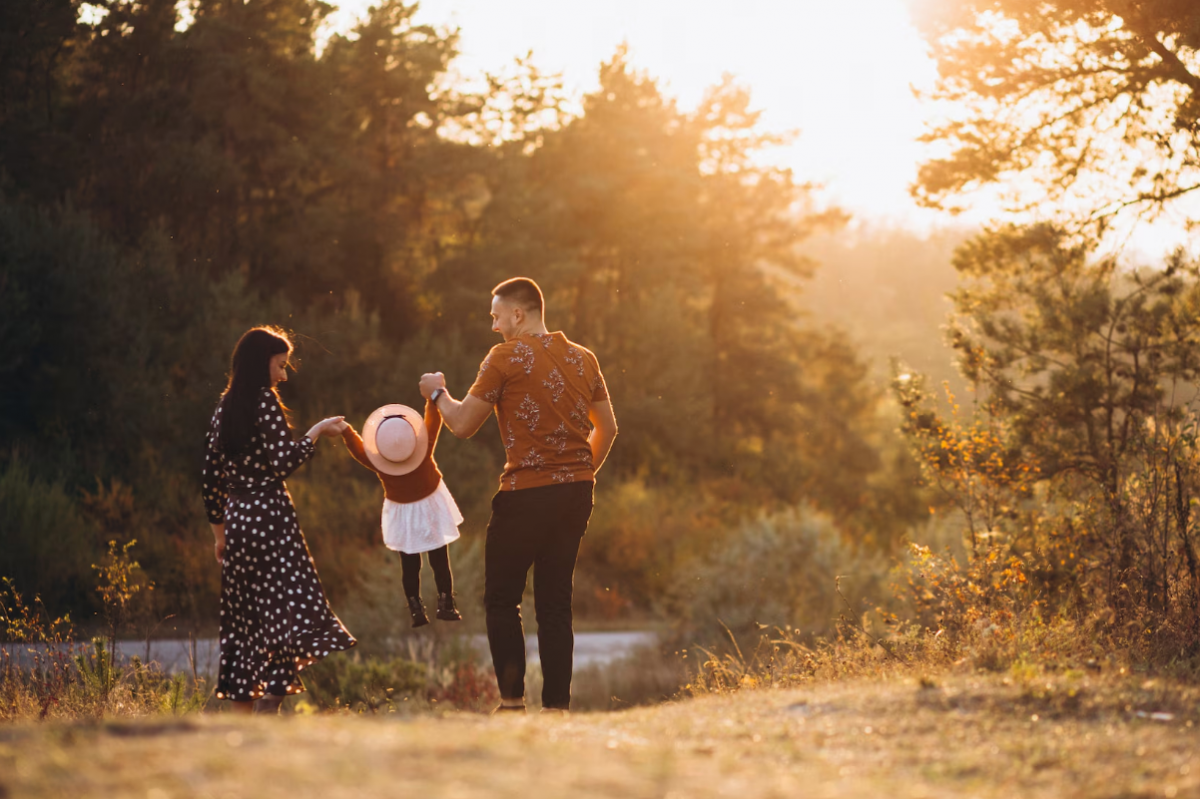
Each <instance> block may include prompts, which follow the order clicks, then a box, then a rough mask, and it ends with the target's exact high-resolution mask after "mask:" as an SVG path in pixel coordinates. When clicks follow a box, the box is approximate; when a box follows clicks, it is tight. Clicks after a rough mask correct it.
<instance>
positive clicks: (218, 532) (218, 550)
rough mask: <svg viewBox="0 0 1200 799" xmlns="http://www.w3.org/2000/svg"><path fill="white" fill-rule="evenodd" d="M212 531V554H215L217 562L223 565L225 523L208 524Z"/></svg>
mask: <svg viewBox="0 0 1200 799" xmlns="http://www.w3.org/2000/svg"><path fill="white" fill-rule="evenodd" d="M210 526H211V527H212V531H213V540H214V543H213V554H215V555H216V556H217V563H219V564H221V565H222V566H224V565H225V525H224V524H213V525H210Z"/></svg>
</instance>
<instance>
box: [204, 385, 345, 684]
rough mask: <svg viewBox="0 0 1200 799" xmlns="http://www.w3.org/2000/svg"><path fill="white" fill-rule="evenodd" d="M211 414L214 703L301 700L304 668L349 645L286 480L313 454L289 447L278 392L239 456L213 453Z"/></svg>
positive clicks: (207, 484)
mask: <svg viewBox="0 0 1200 799" xmlns="http://www.w3.org/2000/svg"><path fill="white" fill-rule="evenodd" d="M220 416H221V414H220V409H218V410H217V412H216V413H215V414H214V415H213V424H212V428H211V430H210V432H209V437H208V451H207V456H206V459H205V468H204V504H205V509H206V511H207V513H208V518H209V521H211V522H213V523H214V524H221V523H222V522H223V523H224V524H225V562H224V564H223V565H222V567H221V623H220V647H221V660H220V664H219V669H218V679H217V690H216V696H217V698H218V699H232V700H234V701H248V700H251V699H258V698H259V697H261V696H263V695H264V694H274V695H277V696H285V695H288V694H296V693H300V692H302V691H303V690H304V685H303V683H301V681H300V677H299V674H300V671H301V670H302V669H303V668H304V667H305V666H307V665H308V664H310V663H312V662H314V661H316V660H320V659H321V658H322V657H325V656H326V655H328V654H330V653H331V652H337V651H341V650H344V649H349V648H350V647H352V646H354V644H355V640H354V637H353V636H352V635H350V633H349V632H348V631H347V630H346V628H345V626H343V625H342V623H341V621H340V620H339V619H338V618H337V616H336V615H334V613H333V611H332V610H331V609H330V608H329V603H328V602H327V601H326V599H325V591H324V589H323V588H322V587H321V580H320V577H318V575H317V570H316V567H315V565H314V564H313V561H312V557H311V555H310V554H309V551H308V544H307V543H306V542H305V540H304V533H303V532H301V530H300V525H299V523H298V521H297V519H296V509H295V507H294V506H293V505H292V498H291V496H290V495H289V494H288V491H287V488H286V486H284V484H283V479H284V478H285V477H287V476H288V475H290V474H291V473H292V472H294V471H295V470H296V469H297V468H299V467H300V466H301V465H303V464H304V463H305V462H306V461H308V459H309V458H311V457H312V455H313V442H312V441H310V440H309V439H308V437H304V438H302V439H300V440H299V441H292V440H291V436H290V433H289V430H288V426H287V422H286V421H285V420H284V418H283V413H282V411H281V410H280V408H279V404H278V401H277V400H276V399H275V395H274V393H273V392H271V391H270V390H267V389H264V391H263V395H262V400H261V402H260V409H259V419H258V433H257V435H256V436H255V437H254V438H253V439H251V442H250V446H249V448H248V449H247V450H246V452H245V453H239V454H238V455H236V456H233V457H229V456H226V455H225V454H224V453H222V452H220V450H219V449H217V446H216V441H217V435H216V433H217V430H218V427H219V425H220Z"/></svg>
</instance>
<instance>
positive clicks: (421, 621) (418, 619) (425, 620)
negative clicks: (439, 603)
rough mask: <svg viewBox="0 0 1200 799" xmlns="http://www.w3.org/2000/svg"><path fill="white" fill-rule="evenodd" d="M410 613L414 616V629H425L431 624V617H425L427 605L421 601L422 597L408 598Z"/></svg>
mask: <svg viewBox="0 0 1200 799" xmlns="http://www.w3.org/2000/svg"><path fill="white" fill-rule="evenodd" d="M408 612H409V613H411V614H412V620H413V623H412V626H413V627H424V626H425V625H426V624H429V617H428V616H426V615H425V603H424V602H422V601H421V597H419V596H410V597H409V598H408Z"/></svg>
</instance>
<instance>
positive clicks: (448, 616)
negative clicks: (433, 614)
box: [437, 594, 462, 621]
mask: <svg viewBox="0 0 1200 799" xmlns="http://www.w3.org/2000/svg"><path fill="white" fill-rule="evenodd" d="M437 617H438V618H439V619H441V620H442V621H462V614H461V613H459V612H458V608H456V607H454V594H438V606H437Z"/></svg>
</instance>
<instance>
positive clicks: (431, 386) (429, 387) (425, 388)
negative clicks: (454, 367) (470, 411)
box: [421, 372, 446, 399]
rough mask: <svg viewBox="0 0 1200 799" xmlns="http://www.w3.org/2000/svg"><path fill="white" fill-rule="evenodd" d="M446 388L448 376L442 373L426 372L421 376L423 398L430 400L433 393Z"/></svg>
mask: <svg viewBox="0 0 1200 799" xmlns="http://www.w3.org/2000/svg"><path fill="white" fill-rule="evenodd" d="M445 387H446V376H445V375H443V374H442V373H441V372H432V373H431V372H426V373H425V374H423V375H421V396H422V397H424V398H425V399H429V398H430V397H431V396H433V392H434V391H437V390H438V389H439V388H445Z"/></svg>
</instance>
